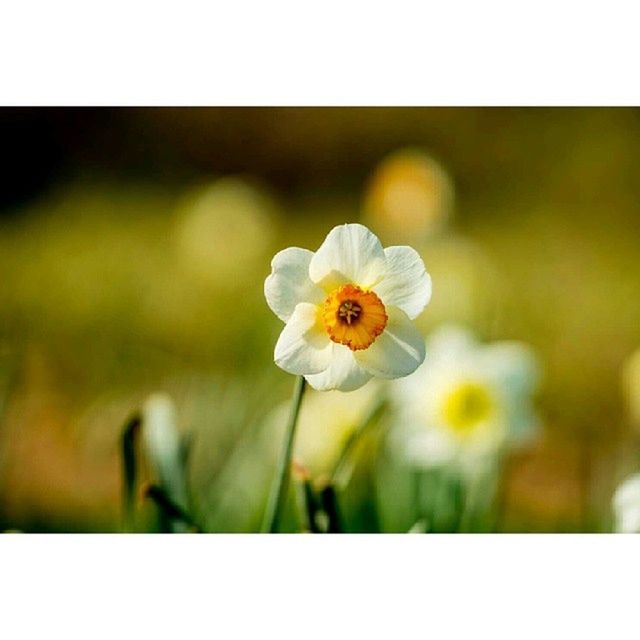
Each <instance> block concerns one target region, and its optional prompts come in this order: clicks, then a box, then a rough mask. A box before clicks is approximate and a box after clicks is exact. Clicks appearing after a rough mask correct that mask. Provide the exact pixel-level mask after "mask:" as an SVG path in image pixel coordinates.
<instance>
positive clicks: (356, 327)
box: [322, 284, 387, 351]
mask: <svg viewBox="0 0 640 640" xmlns="http://www.w3.org/2000/svg"><path fill="white" fill-rule="evenodd" d="M322 321H323V323H324V327H325V329H326V331H327V333H328V334H329V338H331V340H333V341H334V342H337V343H338V344H344V345H346V346H347V347H349V349H351V350H352V351H358V350H360V349H366V348H368V347H370V346H371V345H372V344H373V341H374V340H375V339H376V338H377V337H378V336H379V335H380V334H381V333H382V332H383V331H384V328H385V327H386V326H387V312H386V310H385V308H384V304H382V300H380V298H378V296H377V295H376V294H375V293H374V292H373V291H365V290H364V289H361V288H360V287H357V286H355V285H353V284H345V285H343V286H342V287H339V288H338V289H336V290H335V291H333V292H332V293H331V294H330V295H329V297H328V298H327V299H326V300H325V302H324V306H323V309H322Z"/></svg>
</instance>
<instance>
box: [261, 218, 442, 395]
mask: <svg viewBox="0 0 640 640" xmlns="http://www.w3.org/2000/svg"><path fill="white" fill-rule="evenodd" d="M271 269H272V271H271V275H270V276H269V277H268V278H267V279H266V281H265V284H264V292H265V297H266V299H267V303H268V304H269V307H270V308H271V310H272V311H273V312H274V313H275V314H276V315H277V316H278V317H279V318H280V319H281V320H282V321H284V322H285V323H286V325H285V327H284V329H283V330H282V333H281V334H280V338H279V339H278V342H277V344H276V347H275V354H274V358H275V362H276V364H277V365H278V366H279V367H280V368H281V369H284V370H285V371H288V372H289V373H293V374H297V375H303V376H304V377H305V378H306V380H307V382H309V384H310V385H311V386H312V387H314V388H315V389H318V390H321V391H326V390H329V389H338V390H340V391H353V390H354V389H358V388H359V387H361V386H362V385H364V384H365V383H366V382H367V381H368V380H370V379H371V378H372V377H374V376H375V377H379V378H399V377H402V376H407V375H409V374H410V373H413V372H414V371H415V370H416V369H417V368H418V367H419V366H420V364H422V361H423V360H424V356H425V347H424V340H423V338H422V336H421V335H420V332H419V331H418V330H417V329H416V328H415V326H414V325H413V322H412V320H413V319H414V318H416V316H418V315H419V314H420V313H421V312H422V310H423V309H424V307H425V306H426V304H427V303H428V302H429V299H430V297H431V278H430V277H429V274H428V273H427V272H426V271H425V267H424V263H423V262H422V259H421V258H420V256H419V255H418V253H417V252H416V251H414V250H413V249H411V248H410V247H387V248H386V249H383V248H382V245H381V244H380V241H379V240H378V238H377V237H376V236H375V235H374V234H373V233H371V231H369V229H367V228H366V227H364V226H362V225H361V224H345V225H341V226H338V227H335V228H334V229H332V230H331V232H330V233H329V235H328V236H327V237H326V239H325V241H324V242H323V243H322V245H321V246H320V248H319V249H318V251H316V252H315V253H313V252H312V251H308V250H306V249H299V248H297V247H292V248H289V249H284V250H283V251H280V253H278V254H276V256H275V257H274V258H273V261H272V262H271Z"/></svg>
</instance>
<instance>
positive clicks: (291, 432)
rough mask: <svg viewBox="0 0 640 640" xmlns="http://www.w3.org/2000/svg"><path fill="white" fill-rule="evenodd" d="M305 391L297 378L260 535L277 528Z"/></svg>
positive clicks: (274, 530) (272, 531) (302, 382)
mask: <svg viewBox="0 0 640 640" xmlns="http://www.w3.org/2000/svg"><path fill="white" fill-rule="evenodd" d="M304 389H305V380H304V378H303V377H302V376H299V377H298V378H297V380H296V386H295V387H294V390H293V398H292V401H291V413H290V414H289V422H288V423H287V429H286V433H285V439H284V447H283V449H282V453H281V455H280V459H279V460H278V468H277V469H276V477H275V478H274V481H273V484H272V485H271V492H270V493H269V500H268V502H267V509H266V511H265V514H264V520H263V521H262V528H261V532H262V533H275V532H276V531H277V528H278V516H279V515H280V512H281V510H282V505H283V502H284V497H285V495H286V490H287V486H288V482H289V475H290V471H291V455H292V453H293V439H294V436H295V433H296V426H297V424H298V416H299V415H300V406H301V404H302V396H303V394H304Z"/></svg>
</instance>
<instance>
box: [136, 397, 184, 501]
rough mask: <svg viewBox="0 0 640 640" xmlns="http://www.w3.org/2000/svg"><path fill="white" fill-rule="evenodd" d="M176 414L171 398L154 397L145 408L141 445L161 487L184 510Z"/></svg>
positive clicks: (143, 409)
mask: <svg viewBox="0 0 640 640" xmlns="http://www.w3.org/2000/svg"><path fill="white" fill-rule="evenodd" d="M176 423H177V421H176V410H175V406H174V404H173V401H172V400H171V398H170V397H169V396H168V395H165V394H161V393H155V394H153V395H152V396H150V397H149V398H148V399H147V400H146V402H145V403H144V405H143V407H142V442H143V446H144V449H145V452H146V454H147V457H148V459H149V461H150V462H151V465H152V467H153V469H154V472H155V474H156V476H157V478H158V480H159V481H160V484H161V485H162V487H163V488H164V489H165V491H166V492H167V495H168V496H169V497H170V498H171V500H172V501H173V502H174V503H175V504H177V505H179V506H181V507H184V506H185V504H186V501H187V489H186V486H185V478H184V470H183V464H182V450H181V445H180V432H179V431H178V428H177V426H176Z"/></svg>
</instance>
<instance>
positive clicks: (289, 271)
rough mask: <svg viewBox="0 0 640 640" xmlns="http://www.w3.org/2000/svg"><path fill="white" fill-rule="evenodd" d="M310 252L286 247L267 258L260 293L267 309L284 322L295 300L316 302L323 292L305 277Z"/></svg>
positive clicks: (320, 298) (310, 255)
mask: <svg viewBox="0 0 640 640" xmlns="http://www.w3.org/2000/svg"><path fill="white" fill-rule="evenodd" d="M311 258H313V252H312V251H308V250H307V249H300V248H298V247H290V248H289V249H284V250H283V251H280V252H279V253H276V255H275V256H274V258H273V260H272V261H271V275H269V276H268V277H267V279H266V280H265V281H264V296H265V298H266V299H267V304H268V305H269V307H270V308H271V310H272V311H273V312H274V313H275V314H276V315H277V316H278V318H280V320H282V321H283V322H287V321H288V320H289V318H290V317H291V314H292V313H293V310H294V309H295V308H296V305H297V304H298V303H299V302H312V303H314V304H319V303H320V302H322V299H323V298H324V291H322V289H321V288H320V287H318V286H317V285H316V284H314V283H313V282H311V280H310V278H309V262H311Z"/></svg>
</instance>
